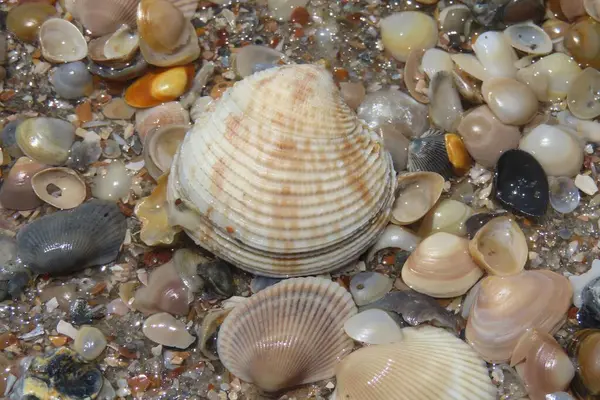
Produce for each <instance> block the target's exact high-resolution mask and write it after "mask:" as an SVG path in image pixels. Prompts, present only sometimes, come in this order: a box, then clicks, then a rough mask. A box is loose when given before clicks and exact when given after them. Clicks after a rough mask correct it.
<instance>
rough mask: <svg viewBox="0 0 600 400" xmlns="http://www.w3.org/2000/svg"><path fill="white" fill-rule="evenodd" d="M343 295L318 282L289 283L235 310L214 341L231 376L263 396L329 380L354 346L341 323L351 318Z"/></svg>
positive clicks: (346, 296)
mask: <svg viewBox="0 0 600 400" xmlns="http://www.w3.org/2000/svg"><path fill="white" fill-rule="evenodd" d="M356 311H357V310H356V306H355V305H354V302H353V301H352V297H351V295H350V293H348V291H346V290H345V289H344V288H342V287H341V286H340V285H338V284H337V283H335V282H332V281H330V280H327V279H323V278H294V279H289V280H285V281H283V282H280V283H278V284H275V285H273V286H270V287H268V288H266V289H264V290H262V291H260V292H259V293H257V294H255V295H254V296H252V297H251V298H250V299H249V300H248V301H246V302H243V303H241V304H239V305H238V306H236V308H235V309H234V310H233V311H232V312H231V313H230V314H229V315H228V316H227V318H225V321H224V322H223V325H222V326H221V329H220V332H219V339H218V344H217V347H218V352H219V358H220V359H221V361H222V362H223V365H224V366H225V367H226V368H227V369H228V370H229V371H230V372H231V373H232V374H234V375H235V376H237V377H239V378H241V379H243V380H244V381H247V382H253V383H255V384H256V385H258V386H259V387H261V388H262V389H264V390H267V391H277V390H280V389H283V388H286V387H291V386H295V385H299V384H305V383H310V382H315V381H319V380H322V379H327V378H331V377H332V376H333V375H334V369H335V366H336V365H337V363H338V362H339V360H340V359H341V358H342V357H343V356H345V355H346V354H347V353H348V352H350V351H351V350H352V348H353V346H354V342H353V341H352V339H350V337H348V336H347V335H346V334H345V333H344V329H343V326H344V322H345V321H346V320H347V319H348V318H350V317H351V316H353V315H355V314H356Z"/></svg>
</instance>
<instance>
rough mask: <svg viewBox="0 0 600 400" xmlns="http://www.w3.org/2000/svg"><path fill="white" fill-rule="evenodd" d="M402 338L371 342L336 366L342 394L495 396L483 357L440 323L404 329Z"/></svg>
mask: <svg viewBox="0 0 600 400" xmlns="http://www.w3.org/2000/svg"><path fill="white" fill-rule="evenodd" d="M402 334H403V336H404V337H403V340H402V341H400V342H398V343H393V344H387V345H377V346H369V347H365V348H362V349H360V350H357V351H355V352H354V353H352V354H350V355H349V356H348V357H346V358H345V359H344V360H342V362H341V363H340V365H339V366H338V368H337V369H336V378H337V388H336V394H335V396H336V397H335V398H336V399H338V400H346V399H356V400H383V399H386V400H388V399H394V400H415V399H444V400H494V399H496V387H495V386H494V385H493V384H492V382H491V380H490V378H489V375H488V370H487V367H486V365H485V363H484V362H483V360H481V358H479V357H478V356H477V354H476V353H475V351H473V349H472V348H470V347H469V345H467V344H466V343H465V342H463V341H462V340H460V339H459V338H457V337H456V336H454V335H453V334H451V333H449V332H447V331H445V330H444V329H441V328H435V327H432V326H422V327H419V328H404V329H402Z"/></svg>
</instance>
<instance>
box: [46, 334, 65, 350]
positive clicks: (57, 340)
mask: <svg viewBox="0 0 600 400" xmlns="http://www.w3.org/2000/svg"><path fill="white" fill-rule="evenodd" d="M48 339H50V343H52V346H54V347H62V346H64V345H65V344H67V342H68V341H69V338H68V337H67V336H63V335H58V336H50V337H48Z"/></svg>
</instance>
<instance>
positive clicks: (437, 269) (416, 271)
mask: <svg viewBox="0 0 600 400" xmlns="http://www.w3.org/2000/svg"><path fill="white" fill-rule="evenodd" d="M482 276H483V271H482V270H481V269H480V268H479V267H478V266H477V264H475V262H474V261H473V260H472V259H471V256H470V255H469V241H468V240H467V239H464V238H461V237H459V236H456V235H452V234H450V233H446V232H438V233H434V234H433V235H431V236H429V237H428V238H426V239H424V240H423V241H422V242H421V243H419V245H418V246H417V248H416V249H415V251H414V252H413V253H412V254H411V255H410V257H408V260H406V263H405V264H404V267H402V280H403V281H404V283H406V284H407V285H408V286H410V288H411V289H413V290H416V291H417V292H419V293H423V294H426V295H428V296H432V297H438V298H449V297H456V296H462V295H463V294H465V293H466V292H467V291H468V290H469V289H470V288H471V287H472V286H473V285H474V284H475V283H476V282H477V281H478V280H479V278H481V277H482Z"/></svg>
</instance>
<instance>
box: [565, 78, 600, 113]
mask: <svg viewBox="0 0 600 400" xmlns="http://www.w3.org/2000/svg"><path fill="white" fill-rule="evenodd" d="M599 92H600V72H598V70H597V69H595V68H586V69H585V70H583V72H581V73H580V74H579V75H578V76H577V77H576V78H575V79H574V80H573V82H572V83H571V86H570V87H569V91H568V92H567V104H568V105H569V110H570V111H571V112H572V113H573V115H574V116H576V117H577V118H581V119H593V118H596V117H597V116H598V115H600V101H599V99H598V93H599Z"/></svg>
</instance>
